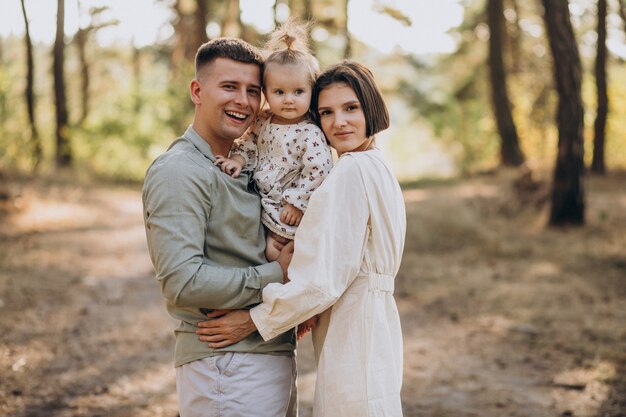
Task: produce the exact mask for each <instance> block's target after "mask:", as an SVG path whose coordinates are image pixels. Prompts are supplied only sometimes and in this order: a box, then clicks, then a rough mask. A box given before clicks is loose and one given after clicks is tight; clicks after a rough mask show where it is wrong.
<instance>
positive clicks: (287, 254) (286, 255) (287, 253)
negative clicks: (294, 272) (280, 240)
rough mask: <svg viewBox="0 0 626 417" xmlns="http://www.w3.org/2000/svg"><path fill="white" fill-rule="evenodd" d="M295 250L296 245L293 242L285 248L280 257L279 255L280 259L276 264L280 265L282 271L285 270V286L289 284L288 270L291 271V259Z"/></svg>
mask: <svg viewBox="0 0 626 417" xmlns="http://www.w3.org/2000/svg"><path fill="white" fill-rule="evenodd" d="M293 248H294V243H293V240H292V241H290V242H289V243H287V244H286V245H285V246H283V248H282V250H281V251H280V255H278V259H276V262H278V263H279V264H280V267H281V269H282V270H283V284H286V283H288V282H289V277H288V276H287V270H288V269H289V264H290V263H291V258H293Z"/></svg>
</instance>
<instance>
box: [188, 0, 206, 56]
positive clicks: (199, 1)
mask: <svg viewBox="0 0 626 417" xmlns="http://www.w3.org/2000/svg"><path fill="white" fill-rule="evenodd" d="M207 13H208V10H207V3H206V0H196V10H195V12H194V14H193V17H194V19H193V21H194V34H195V36H194V39H193V44H192V45H191V48H192V49H194V50H197V49H198V48H199V47H200V45H202V44H203V43H205V42H206V41H207V40H208V39H207V34H206V25H207V21H206V16H207Z"/></svg>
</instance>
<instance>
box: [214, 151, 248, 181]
mask: <svg viewBox="0 0 626 417" xmlns="http://www.w3.org/2000/svg"><path fill="white" fill-rule="evenodd" d="M215 165H219V166H221V168H222V171H224V172H225V173H227V174H228V175H230V176H231V177H233V178H237V177H238V176H239V174H240V173H241V170H242V169H243V165H242V164H241V163H240V162H239V161H236V160H234V159H230V158H226V157H224V156H222V155H217V156H216V157H215Z"/></svg>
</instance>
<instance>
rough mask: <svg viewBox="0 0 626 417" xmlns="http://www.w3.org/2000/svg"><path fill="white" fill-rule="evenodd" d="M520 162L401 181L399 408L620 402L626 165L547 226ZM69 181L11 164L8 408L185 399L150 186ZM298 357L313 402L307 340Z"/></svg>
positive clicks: (18, 413) (623, 409) (5, 338)
mask: <svg viewBox="0 0 626 417" xmlns="http://www.w3.org/2000/svg"><path fill="white" fill-rule="evenodd" d="M517 175H518V174H517V173H516V172H512V171H511V172H501V173H498V174H495V175H491V176H484V177H478V178H473V179H469V180H464V181H459V182H452V183H446V184H440V185H437V184H430V185H428V186H422V187H419V188H411V189H407V190H406V192H405V198H406V202H407V214H408V225H409V229H408V233H407V242H406V251H405V257H404V261H403V266H402V269H401V271H400V274H399V276H398V278H397V281H398V284H397V293H396V296H397V300H398V305H399V307H400V311H401V314H402V322H403V329H404V338H405V339H404V340H405V383H404V391H403V401H404V405H405V415H406V416H420V417H443V416H451V417H465V416H468V417H469V416H480V417H501V416H520V417H521V416H527V417H531V416H532V417H543V416H546V417H548V416H550V417H553V416H580V417H585V416H588V417H591V416H598V417H605V416H609V417H617V416H624V415H626V325H625V324H624V323H626V188H625V187H624V186H623V184H624V183H625V181H624V180H625V179H626V176H625V175H623V174H616V175H614V176H611V177H608V178H590V179H588V180H587V184H586V186H587V191H588V215H587V219H588V224H587V226H586V227H584V228H578V229H575V228H572V229H566V230H549V229H546V228H545V220H546V212H545V201H546V198H545V197H546V195H547V194H546V192H545V190H546V187H545V184H544V185H542V184H541V183H538V184H537V183H532V182H531V183H530V186H528V185H529V183H522V184H521V185H520V183H519V181H517ZM514 183H516V184H518V185H517V186H514V185H513V184H514ZM69 184H71V183H63V182H61V183H55V182H47V183H42V182H20V181H16V180H10V181H4V190H7V193H6V194H7V195H8V197H7V198H4V199H2V201H0V203H1V205H2V207H0V210H1V212H0V334H2V342H1V343H0V370H1V371H0V372H1V374H2V378H0V415H11V416H15V417H26V416H47V417H48V416H98V415H100V416H107V417H108V416H112V417H130V416H133V417H134V416H140V417H141V416H169V417H174V416H176V399H175V394H174V379H173V369H172V365H171V364H172V358H171V351H172V344H173V343H172V342H173V340H172V339H173V338H172V330H173V328H174V324H173V322H172V320H171V319H169V318H168V317H167V315H166V313H165V309H164V307H163V305H162V301H161V298H160V295H159V293H158V288H157V286H156V284H155V282H154V280H153V278H152V272H151V267H150V263H149V259H148V256H147V253H146V248H145V242H144V233H143V226H142V222H141V203H140V197H139V193H138V192H137V190H136V189H130V188H121V187H107V186H97V185H92V186H87V185H85V184H83V185H81V186H72V185H69ZM520 187H521V188H520ZM520 190H521V191H520ZM520 193H521V194H520ZM520 196H521V197H520ZM299 362H300V388H301V400H302V403H301V404H302V407H301V410H302V413H301V416H303V417H307V416H309V415H310V403H311V399H312V387H313V382H314V378H315V373H314V367H313V364H312V358H311V349H310V341H309V340H305V342H304V343H303V344H302V345H301V347H300V349H299Z"/></svg>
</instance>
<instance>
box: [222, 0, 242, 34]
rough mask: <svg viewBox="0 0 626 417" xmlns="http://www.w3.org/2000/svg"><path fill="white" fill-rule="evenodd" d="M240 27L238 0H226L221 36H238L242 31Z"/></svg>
mask: <svg viewBox="0 0 626 417" xmlns="http://www.w3.org/2000/svg"><path fill="white" fill-rule="evenodd" d="M241 29H242V28H241V8H240V7H239V0H228V5H227V9H226V17H225V18H224V24H223V27H222V34H223V36H229V37H232V38H239V37H240V36H241V33H242V30H241Z"/></svg>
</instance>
